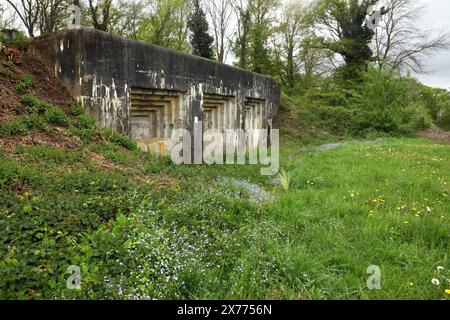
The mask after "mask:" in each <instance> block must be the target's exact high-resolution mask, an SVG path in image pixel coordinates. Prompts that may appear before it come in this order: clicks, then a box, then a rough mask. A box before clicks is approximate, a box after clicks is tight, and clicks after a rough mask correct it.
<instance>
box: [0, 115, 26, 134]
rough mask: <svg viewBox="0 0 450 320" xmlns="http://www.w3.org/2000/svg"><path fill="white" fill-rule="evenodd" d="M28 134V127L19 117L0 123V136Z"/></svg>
mask: <svg viewBox="0 0 450 320" xmlns="http://www.w3.org/2000/svg"><path fill="white" fill-rule="evenodd" d="M27 134H28V127H27V125H26V124H25V123H24V121H23V119H22V118H21V117H17V118H13V119H12V120H10V121H9V122H5V123H0V136H1V137H6V136H10V135H18V136H25V135H27Z"/></svg>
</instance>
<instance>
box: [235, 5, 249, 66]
mask: <svg viewBox="0 0 450 320" xmlns="http://www.w3.org/2000/svg"><path fill="white" fill-rule="evenodd" d="M234 11H235V14H236V19H237V25H238V26H237V31H236V37H235V41H234V44H233V53H234V55H235V56H236V58H237V62H236V63H235V65H236V66H237V67H239V68H242V69H247V68H248V55H249V43H250V29H251V25H252V23H251V16H250V11H249V8H248V7H246V6H244V5H243V4H235V5H234Z"/></svg>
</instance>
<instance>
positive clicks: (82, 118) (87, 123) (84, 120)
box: [73, 114, 97, 129]
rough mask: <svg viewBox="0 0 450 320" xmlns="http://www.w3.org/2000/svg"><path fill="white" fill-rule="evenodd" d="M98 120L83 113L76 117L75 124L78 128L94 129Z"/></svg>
mask: <svg viewBox="0 0 450 320" xmlns="http://www.w3.org/2000/svg"><path fill="white" fill-rule="evenodd" d="M96 123H97V121H96V120H95V118H94V117H91V116H88V115H85V114H82V115H79V116H78V117H76V119H75V121H74V122H73V125H74V126H75V127H76V128H78V129H94V128H95V124H96Z"/></svg>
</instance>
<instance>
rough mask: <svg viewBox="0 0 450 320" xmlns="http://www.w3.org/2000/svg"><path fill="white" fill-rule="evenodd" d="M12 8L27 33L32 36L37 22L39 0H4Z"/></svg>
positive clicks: (39, 6)
mask: <svg viewBox="0 0 450 320" xmlns="http://www.w3.org/2000/svg"><path fill="white" fill-rule="evenodd" d="M6 1H7V2H8V3H9V5H10V6H11V7H12V8H13V10H14V11H15V13H16V14H17V15H18V17H19V19H20V20H21V21H22V23H23V25H24V26H25V28H26V29H27V32H28V35H29V36H30V37H34V32H35V30H36V28H37V26H38V23H39V15H40V12H41V1H39V0H16V1H15V0H6Z"/></svg>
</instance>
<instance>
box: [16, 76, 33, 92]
mask: <svg viewBox="0 0 450 320" xmlns="http://www.w3.org/2000/svg"><path fill="white" fill-rule="evenodd" d="M34 83H35V79H34V77H33V76H32V75H29V74H23V75H22V76H21V77H20V81H19V83H18V84H17V85H16V90H17V91H19V92H20V93H26V92H27V91H28V90H30V89H31V88H32V87H34Z"/></svg>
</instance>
